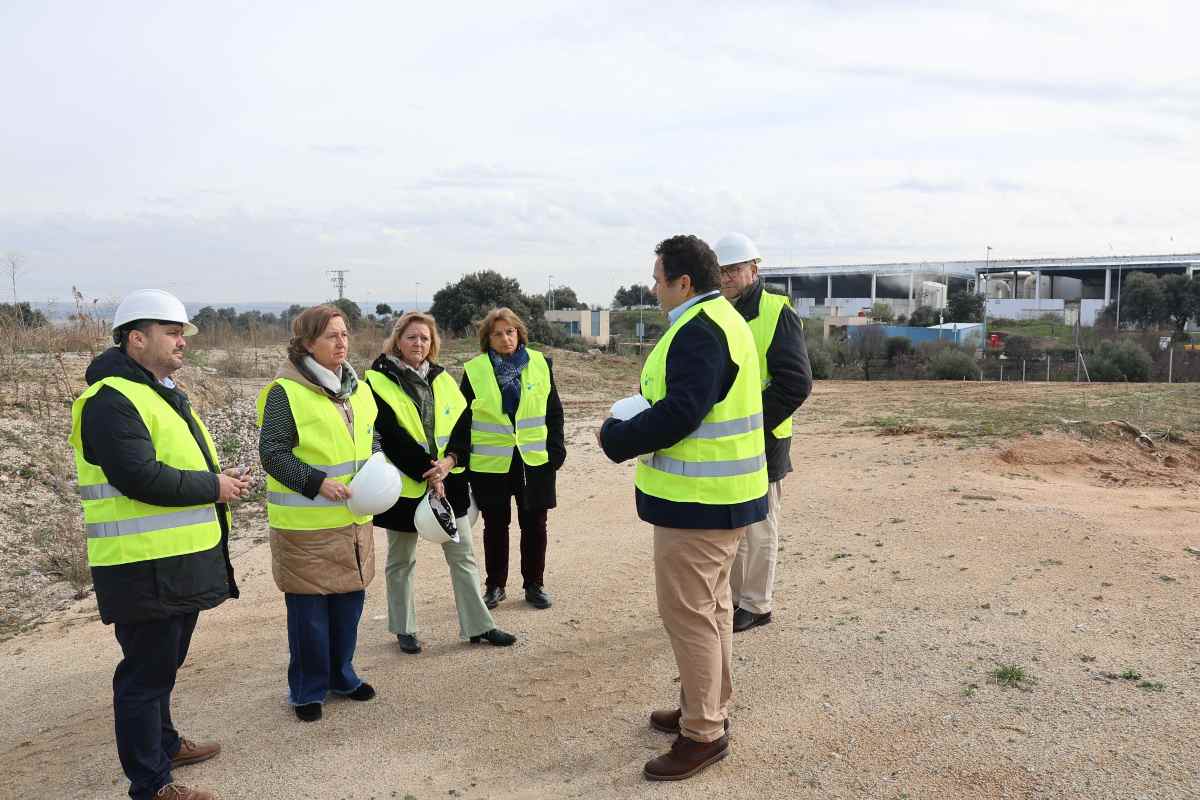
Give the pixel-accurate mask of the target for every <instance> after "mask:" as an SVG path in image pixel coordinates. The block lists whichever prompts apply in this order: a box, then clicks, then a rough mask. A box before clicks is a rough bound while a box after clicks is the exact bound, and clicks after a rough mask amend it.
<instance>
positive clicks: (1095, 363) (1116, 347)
mask: <svg viewBox="0 0 1200 800" xmlns="http://www.w3.org/2000/svg"><path fill="white" fill-rule="evenodd" d="M1152 366H1153V362H1152V361H1151V360H1150V354H1149V353H1147V352H1146V351H1145V350H1143V349H1142V348H1141V346H1139V345H1138V343H1137V342H1133V341H1129V340H1128V339H1123V340H1121V341H1116V342H1114V341H1106V342H1101V343H1100V346H1099V347H1098V348H1097V349H1096V351H1095V352H1094V353H1093V354H1092V357H1091V358H1090V359H1088V361H1087V368H1088V375H1089V376H1090V377H1091V379H1092V380H1094V381H1130V382H1133V383H1145V382H1146V381H1148V380H1150V369H1151V367H1152Z"/></svg>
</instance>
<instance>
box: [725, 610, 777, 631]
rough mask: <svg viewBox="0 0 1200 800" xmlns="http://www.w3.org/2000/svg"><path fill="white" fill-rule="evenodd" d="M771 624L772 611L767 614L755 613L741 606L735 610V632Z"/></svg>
mask: <svg viewBox="0 0 1200 800" xmlns="http://www.w3.org/2000/svg"><path fill="white" fill-rule="evenodd" d="M770 624H771V612H770V611H768V612H767V613H765V614H755V613H754V612H753V611H747V610H746V609H744V608H739V609H737V610H736V611H734V612H733V632H734V633H738V632H739V631H744V630H749V629H750V628H755V627H758V626H759V625H770Z"/></svg>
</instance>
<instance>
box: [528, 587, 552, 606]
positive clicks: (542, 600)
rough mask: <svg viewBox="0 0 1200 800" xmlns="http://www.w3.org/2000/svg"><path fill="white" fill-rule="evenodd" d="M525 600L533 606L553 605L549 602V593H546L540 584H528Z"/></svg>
mask: <svg viewBox="0 0 1200 800" xmlns="http://www.w3.org/2000/svg"><path fill="white" fill-rule="evenodd" d="M525 602H526V603H529V605H531V606H533V607H534V608H549V607H550V606H551V605H553V603H551V602H550V595H548V594H546V590H545V589H543V588H542V587H541V586H530V587H529V588H528V589H526V590H525Z"/></svg>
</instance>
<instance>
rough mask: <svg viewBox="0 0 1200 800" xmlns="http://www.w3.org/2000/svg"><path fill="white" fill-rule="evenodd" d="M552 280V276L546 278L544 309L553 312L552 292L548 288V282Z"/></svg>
mask: <svg viewBox="0 0 1200 800" xmlns="http://www.w3.org/2000/svg"><path fill="white" fill-rule="evenodd" d="M553 280H554V276H553V275H547V276H546V309H547V310H548V311H553V310H554V291H553V290H552V289H551V288H550V282H551V281H553Z"/></svg>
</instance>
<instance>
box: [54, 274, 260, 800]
mask: <svg viewBox="0 0 1200 800" xmlns="http://www.w3.org/2000/svg"><path fill="white" fill-rule="evenodd" d="M194 333H196V327H195V326H194V325H192V324H191V323H190V322H188V318H187V311H186V310H185V309H184V307H183V303H181V302H179V300H178V299H177V298H176V297H174V296H173V295H170V294H168V293H167V292H164V291H160V290H158V289H143V290H140V291H136V292H133V293H132V294H130V295H129V296H128V297H126V298H125V299H124V300H122V301H121V304H120V305H119V306H118V307H117V311H116V314H115V315H114V318H113V341H114V342H115V343H116V347H111V348H109V349H108V350H105V351H104V352H103V353H101V354H100V355H99V356H97V357H96V358H95V359H94V360H93V361H92V363H91V364H90V365H89V366H88V369H87V373H86V377H87V382H88V384H89V387H88V389H87V390H86V391H84V393H83V394H82V395H80V397H79V399H78V400H76V401H75V403H74V405H73V406H72V407H71V436H70V442H71V445H72V446H73V447H74V449H75V466H76V469H77V470H78V475H79V496H80V499H81V500H82V502H83V517H84V524H85V528H86V534H87V551H88V565H89V566H90V567H91V572H92V581H93V583H94V586H95V590H96V602H97V605H98V606H99V611H100V619H101V621H102V622H104V623H105V624H106V625H107V624H112V625H113V628H114V632H115V634H116V637H117V641H118V642H119V643H120V645H121V651H122V654H123V656H124V657H123V658H122V659H121V662H120V663H119V664H118V665H117V669H116V672H115V674H114V675H113V714H114V717H115V723H116V738H117V755H118V757H119V758H120V760H121V767H122V769H123V770H124V771H125V775H126V776H127V777H128V778H129V781H130V787H129V796H130V797H132V798H134V800H146V799H147V798H158V799H159V800H216V798H217V797H218V795H217V794H216V793H215V792H211V791H208V790H204V789H194V788H188V787H186V786H183V785H181V784H178V783H175V782H174V779H173V777H172V774H171V771H172V769H174V768H176V767H181V766H184V765H186V764H195V763H198V762H201V761H205V760H207V759H210V758H212V757H213V756H215V755H217V754H218V753H219V752H220V750H221V746H220V745H219V744H218V743H216V742H199V743H197V742H193V741H191V740H190V739H185V738H183V737H181V736H180V735H179V734H178V732H177V731H176V730H175V727H174V724H173V723H172V721H171V690H172V689H173V688H174V686H175V676H176V672H177V671H178V669H179V667H180V666H182V665H183V661H184V658H185V657H186V656H187V651H188V645H189V643H190V642H191V637H192V631H193V630H194V629H195V627H196V619H197V616H198V614H199V612H200V611H203V610H206V609H210V608H214V607H216V606H218V605H220V604H221V603H223V602H224V601H225V600H226V599H228V598H230V597H237V596H238V589H237V584H236V583H235V582H234V579H233V565H232V564H231V563H230V560H229V528H230V516H229V508H228V503H229V502H230V501H231V500H234V499H236V498H240V497H244V496H245V495H246V492H247V490H248V488H249V485H250V479H249V478H248V477H247V476H246V475H245V471H244V470H234V469H227V470H225V471H224V472H222V471H221V470H220V466H219V464H218V461H217V452H216V447H215V446H214V445H213V441H212V438H211V437H210V436H209V434H208V431H207V429H205V427H204V423H202V422H201V421H200V418H199V417H198V416H196V413H195V412H194V411H193V410H192V407H191V405H190V404H189V402H188V399H187V396H186V395H184V393H183V392H181V391H180V390H179V388H178V387H177V386H176V385H175V383H174V382H173V381H172V380H171V375H172V374H174V373H175V372H176V371H177V370H178V369H179V368H180V367H181V366H183V352H184V349H185V348H186V347H187V342H186V340H185V338H184V337H186V336H191V335H192V334H194Z"/></svg>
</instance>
